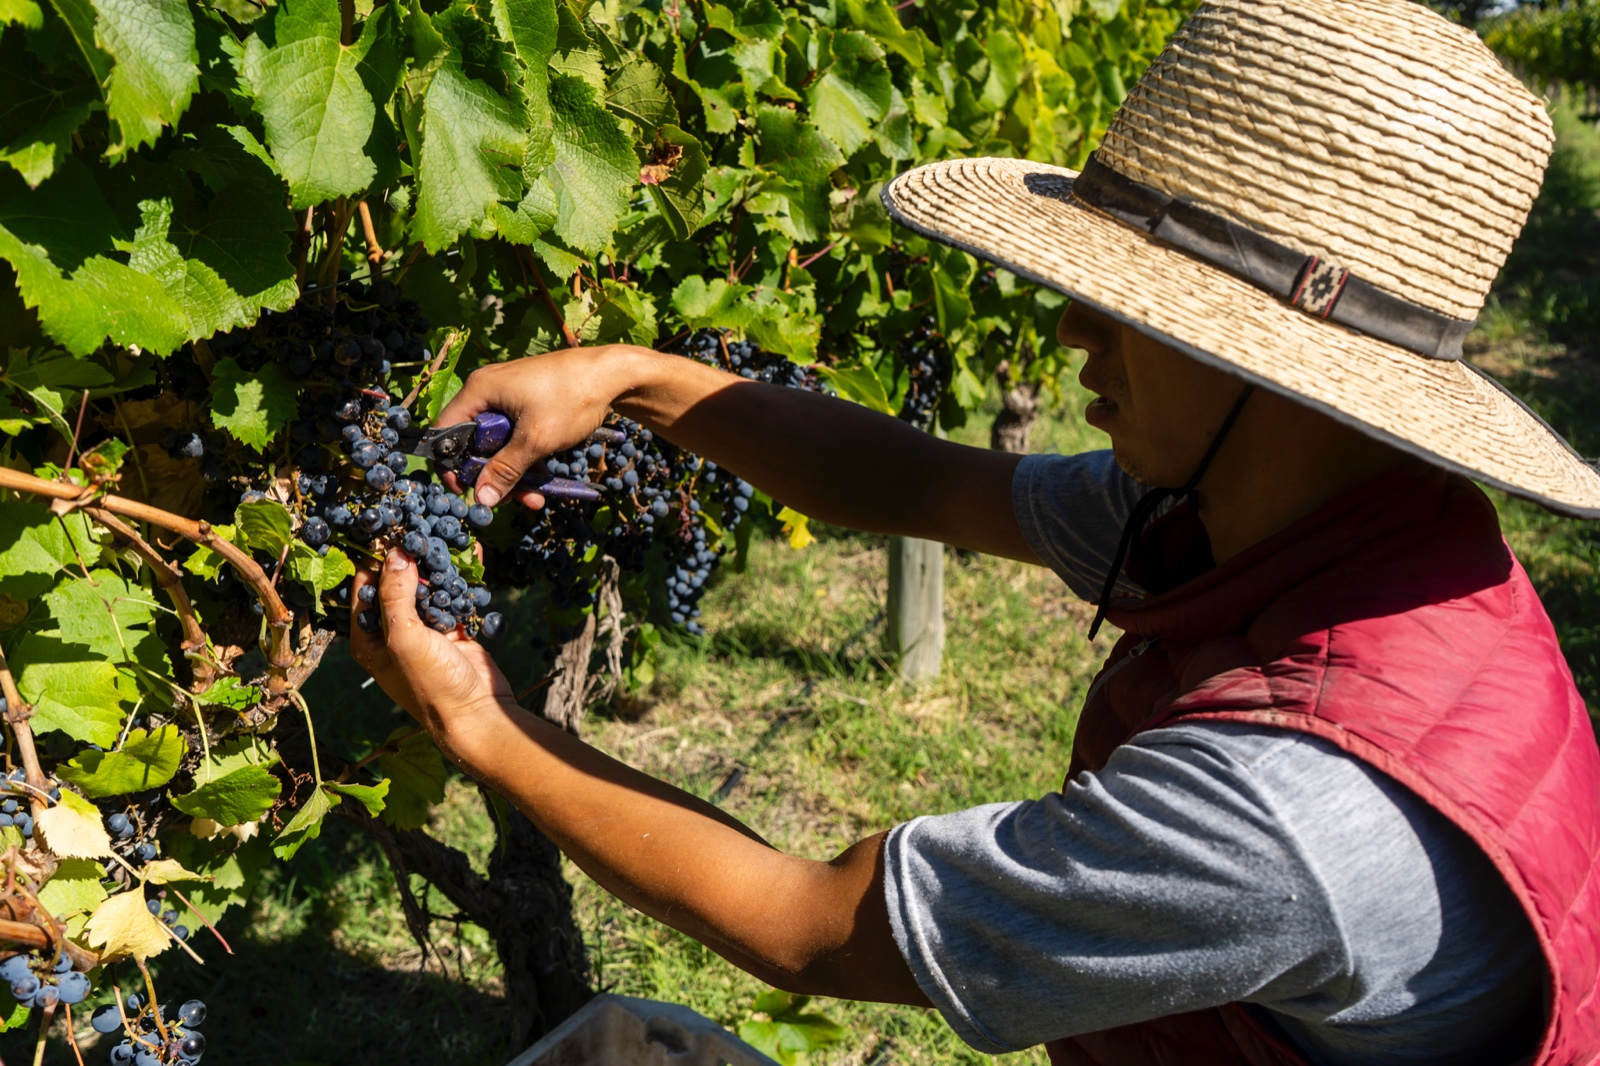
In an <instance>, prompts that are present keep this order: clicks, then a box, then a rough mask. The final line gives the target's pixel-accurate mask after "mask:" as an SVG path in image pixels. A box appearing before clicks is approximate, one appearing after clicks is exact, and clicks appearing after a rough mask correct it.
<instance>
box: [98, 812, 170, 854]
mask: <svg viewBox="0 0 1600 1066" xmlns="http://www.w3.org/2000/svg"><path fill="white" fill-rule="evenodd" d="M137 815H138V809H137V808H135V817H137ZM106 832H107V833H108V834H109V835H110V837H111V846H112V847H114V848H116V849H117V850H118V851H119V852H121V853H122V854H123V856H124V857H125V858H126V859H127V860H128V861H129V862H131V863H136V864H138V865H140V866H143V865H144V864H145V863H147V862H154V861H155V858H156V856H157V855H159V854H160V850H159V849H158V848H157V847H156V844H155V838H154V837H153V836H152V837H150V838H149V839H142V838H143V837H144V833H142V832H141V825H140V823H138V822H135V821H134V819H133V818H130V817H129V816H128V815H127V814H125V813H123V812H122V811H116V812H114V813H112V814H110V815H107V816H106Z"/></svg>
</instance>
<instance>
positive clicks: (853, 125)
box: [807, 30, 894, 158]
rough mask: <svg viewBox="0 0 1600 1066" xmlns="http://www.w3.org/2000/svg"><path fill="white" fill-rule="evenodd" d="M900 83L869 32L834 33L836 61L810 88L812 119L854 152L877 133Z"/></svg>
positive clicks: (842, 148) (846, 152) (849, 152)
mask: <svg viewBox="0 0 1600 1066" xmlns="http://www.w3.org/2000/svg"><path fill="white" fill-rule="evenodd" d="M893 91H894V83H893V81H892V80H891V79H890V77H889V67H888V64H886V63H885V62H884V55H883V49H882V48H880V47H878V43H877V42H876V41H874V40H873V39H872V38H871V37H868V36H867V35H866V34H864V33H856V32H854V31H850V30H846V31H843V32H839V33H835V34H834V35H833V63H832V64H831V65H830V66H829V67H828V69H827V71H826V72H824V73H823V75H822V77H820V78H818V79H817V80H816V81H815V82H814V83H812V85H811V88H810V89H809V90H807V95H808V98H809V100H810V104H811V121H812V122H813V123H815V124H816V127H817V128H818V129H819V130H821V131H822V132H823V133H824V134H825V135H827V137H828V139H829V140H831V141H832V142H833V143H834V144H836V145H838V146H839V151H841V152H843V153H844V155H845V157H846V158H848V157H849V156H851V155H854V154H855V151H856V149H857V148H860V147H861V146H862V145H863V144H866V143H867V141H869V140H871V139H872V127H873V124H874V123H876V122H877V121H878V120H879V119H881V118H882V117H883V116H884V115H885V114H887V113H888V111H889V105H890V103H891V102H892V94H893Z"/></svg>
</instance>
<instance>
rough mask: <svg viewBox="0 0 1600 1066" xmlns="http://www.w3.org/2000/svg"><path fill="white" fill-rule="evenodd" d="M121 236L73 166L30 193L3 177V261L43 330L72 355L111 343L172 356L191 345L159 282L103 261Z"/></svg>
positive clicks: (9, 174)
mask: <svg viewBox="0 0 1600 1066" xmlns="http://www.w3.org/2000/svg"><path fill="white" fill-rule="evenodd" d="M117 236H120V233H119V231H118V226H117V223H116V222H115V220H114V219H113V217H112V215H111V211H110V208H109V207H107V205H106V201H105V197H104V196H103V195H102V194H101V192H100V190H99V188H98V187H96V185H95V184H94V181H93V179H92V178H91V177H90V176H89V171H88V168H86V167H84V166H82V165H81V164H78V163H77V162H76V161H75V160H73V159H70V158H69V159H67V160H66V161H65V162H63V163H62V165H61V166H59V167H57V168H56V171H55V173H54V174H53V175H52V176H51V177H50V179H49V180H47V181H45V182H43V183H42V184H40V185H39V187H38V188H37V189H33V190H30V189H29V188H28V186H27V183H26V182H24V181H23V180H22V176H21V175H20V174H17V173H15V172H14V171H3V172H0V259H5V260H7V261H9V262H10V263H11V266H12V268H13V269H15V270H16V273H17V283H18V287H19V288H20V289H21V292H22V299H23V303H24V304H25V305H27V306H28V307H31V308H34V309H36V310H37V312H38V315H39V322H40V324H41V325H42V326H43V327H44V328H45V331H46V332H48V333H49V334H50V336H52V337H54V338H55V339H56V341H57V342H59V343H60V344H61V346H62V347H64V348H66V349H67V350H68V351H69V352H71V353H73V354H74V355H88V354H90V353H91V352H93V351H94V350H95V349H96V348H98V347H100V345H101V343H103V342H104V341H105V340H106V338H108V337H109V338H110V339H111V340H112V341H114V342H116V343H118V344H132V345H138V346H139V347H141V348H146V349H149V350H150V351H154V352H159V353H166V352H170V351H172V350H173V349H175V348H177V347H178V346H179V345H181V344H182V343H183V342H184V340H185V339H186V326H187V321H186V319H185V317H184V315H183V312H182V310H181V309H180V308H179V307H178V306H177V305H176V304H175V303H173V301H172V299H171V298H170V297H168V296H167V293H166V290H165V289H164V288H163V286H162V284H161V282H160V281H158V280H157V279H155V278H153V277H150V276H149V275H147V274H142V273H140V272H139V271H137V270H135V269H133V268H132V267H130V266H128V265H127V264H126V263H122V262H119V261H117V260H114V259H110V258H107V257H106V255H104V254H101V253H105V252H111V251H114V247H113V240H114V238H116V237H117Z"/></svg>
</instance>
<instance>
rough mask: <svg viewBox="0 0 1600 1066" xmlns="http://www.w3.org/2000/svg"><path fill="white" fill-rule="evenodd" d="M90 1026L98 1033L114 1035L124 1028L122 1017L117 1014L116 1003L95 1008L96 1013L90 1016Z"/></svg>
mask: <svg viewBox="0 0 1600 1066" xmlns="http://www.w3.org/2000/svg"><path fill="white" fill-rule="evenodd" d="M89 1024H90V1025H91V1026H93V1027H94V1031H95V1032H97V1033H114V1032H116V1031H117V1030H118V1029H121V1028H122V1016H121V1015H120V1014H118V1013H117V1005H116V1004H115V1003H107V1004H106V1005H105V1006H103V1007H96V1008H95V1010H94V1013H93V1014H91V1015H89Z"/></svg>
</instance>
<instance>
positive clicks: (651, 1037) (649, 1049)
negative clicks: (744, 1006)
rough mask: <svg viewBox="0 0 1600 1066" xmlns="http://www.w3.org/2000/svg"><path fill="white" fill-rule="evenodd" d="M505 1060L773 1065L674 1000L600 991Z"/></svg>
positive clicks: (626, 1065) (538, 1064)
mask: <svg viewBox="0 0 1600 1066" xmlns="http://www.w3.org/2000/svg"><path fill="white" fill-rule="evenodd" d="M506 1066H778V1064H777V1063H776V1062H774V1061H773V1060H772V1059H769V1058H768V1057H767V1056H765V1055H763V1054H761V1052H759V1051H757V1050H756V1049H755V1048H753V1047H751V1046H750V1045H749V1044H746V1043H745V1042H744V1041H743V1040H740V1039H739V1038H738V1037H736V1036H734V1035H733V1034H732V1033H730V1032H728V1031H727V1030H726V1029H724V1028H722V1027H721V1026H720V1025H717V1024H716V1023H715V1022H713V1021H712V1020H711V1019H709V1018H706V1017H703V1016H701V1015H699V1014H696V1013H695V1012H694V1011H692V1010H690V1009H689V1008H688V1007H685V1006H683V1005H681V1004H678V1003H661V1002H658V1001H656V1000H653V999H635V998H633V997H632V996H613V995H603V996H596V997H595V998H594V999H591V1000H590V1001H589V1002H588V1004H587V1005H585V1006H584V1008H583V1009H582V1010H580V1011H578V1013H576V1014H574V1015H573V1016H572V1017H570V1018H568V1019H567V1020H566V1021H564V1022H562V1023H561V1024H560V1025H559V1026H557V1027H556V1028H555V1029H553V1030H551V1031H550V1032H549V1033H547V1034H545V1037H544V1039H542V1040H540V1041H539V1042H538V1043H537V1044H535V1045H533V1046H532V1047H531V1048H529V1049H528V1050H527V1051H524V1052H523V1053H522V1054H521V1055H518V1056H517V1057H516V1058H515V1059H513V1060H511V1062H509V1063H507V1064H506Z"/></svg>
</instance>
